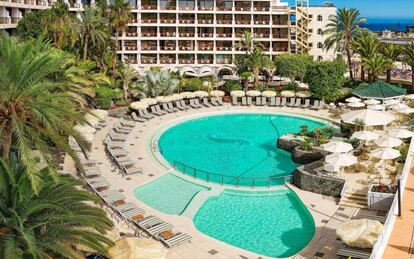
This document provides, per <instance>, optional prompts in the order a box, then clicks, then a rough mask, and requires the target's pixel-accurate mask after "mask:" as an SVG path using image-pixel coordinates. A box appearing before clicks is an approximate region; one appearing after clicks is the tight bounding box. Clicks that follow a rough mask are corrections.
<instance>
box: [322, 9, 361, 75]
mask: <svg viewBox="0 0 414 259" xmlns="http://www.w3.org/2000/svg"><path fill="white" fill-rule="evenodd" d="M363 23H365V18H363V17H360V12H359V11H358V10H357V9H355V8H351V9H347V8H341V9H338V11H337V13H336V16H332V17H330V18H329V23H328V24H327V25H326V29H325V31H324V32H323V34H325V35H328V37H327V38H326V40H325V43H324V48H325V49H328V50H329V49H333V48H334V49H335V50H337V51H341V52H342V51H345V53H346V56H347V62H348V69H349V75H350V77H351V79H354V75H353V72H352V62H351V57H352V53H351V43H352V41H353V39H354V37H355V35H357V33H359V31H360V25H361V24H363Z"/></svg>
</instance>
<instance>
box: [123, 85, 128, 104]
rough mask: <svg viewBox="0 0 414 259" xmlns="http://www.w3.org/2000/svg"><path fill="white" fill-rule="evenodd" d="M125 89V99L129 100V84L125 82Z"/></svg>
mask: <svg viewBox="0 0 414 259" xmlns="http://www.w3.org/2000/svg"><path fill="white" fill-rule="evenodd" d="M123 89H124V98H125V101H128V84H126V83H124V85H123Z"/></svg>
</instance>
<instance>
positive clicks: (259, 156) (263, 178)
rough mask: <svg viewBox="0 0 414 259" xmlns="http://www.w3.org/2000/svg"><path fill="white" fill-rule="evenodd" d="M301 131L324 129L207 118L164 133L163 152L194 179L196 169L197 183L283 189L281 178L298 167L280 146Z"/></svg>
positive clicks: (276, 119)
mask: <svg viewBox="0 0 414 259" xmlns="http://www.w3.org/2000/svg"><path fill="white" fill-rule="evenodd" d="M301 125H307V126H308V128H309V130H313V129H314V128H316V127H323V126H324V124H322V123H320V122H316V121H313V120H309V119H305V118H301V117H294V116H287V115H270V114H229V115H219V116H209V117H202V118H198V119H194V120H189V121H186V122H183V123H180V124H178V125H176V126H174V127H172V128H170V129H168V130H167V131H165V132H164V133H163V134H162V135H161V137H160V139H159V149H160V150H161V152H162V155H163V156H164V158H165V159H166V160H167V161H168V162H169V163H170V164H172V165H174V164H175V165H176V167H177V169H178V170H180V171H182V172H185V173H186V174H188V175H192V176H193V174H194V171H195V170H194V168H195V169H197V170H196V173H197V178H201V179H204V180H209V181H213V182H218V183H221V182H222V181H224V182H225V183H227V184H233V185H236V184H237V182H238V184H239V185H244V186H251V185H256V186H266V185H269V181H271V183H272V185H274V184H283V183H284V179H280V177H281V176H288V175H290V174H291V173H292V172H293V171H294V169H295V168H296V167H297V165H296V164H295V163H294V162H293V161H292V160H291V159H290V153H287V152H285V151H283V150H279V149H278V148H276V140H277V138H279V137H280V136H282V135H284V134H286V133H297V132H299V131H300V126H301ZM221 175H225V176H227V177H223V178H222V177H221ZM269 177H270V178H269ZM272 177H273V178H272ZM253 178H254V179H253Z"/></svg>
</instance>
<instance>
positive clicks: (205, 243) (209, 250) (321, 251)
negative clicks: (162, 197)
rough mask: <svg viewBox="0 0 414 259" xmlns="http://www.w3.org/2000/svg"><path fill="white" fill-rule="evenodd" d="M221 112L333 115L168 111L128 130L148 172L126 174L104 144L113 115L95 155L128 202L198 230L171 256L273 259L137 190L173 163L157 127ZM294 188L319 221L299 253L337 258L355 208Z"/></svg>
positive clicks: (134, 155)
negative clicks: (166, 158) (341, 233)
mask: <svg viewBox="0 0 414 259" xmlns="http://www.w3.org/2000/svg"><path fill="white" fill-rule="evenodd" d="M217 112H219V113H224V112H264V113H280V112H282V113H296V114H302V115H307V116H315V117H319V118H323V119H327V118H330V114H329V112H328V111H326V110H323V111H310V110H303V109H298V108H296V109H294V108H286V107H282V108H279V107H254V106H253V107H233V106H230V105H225V106H223V107H214V108H203V109H199V110H193V109H191V110H189V111H186V112H177V113H173V114H167V115H165V116H162V117H158V118H155V119H152V120H150V121H148V122H145V123H137V124H136V126H135V128H134V130H133V131H132V132H131V133H130V134H129V135H128V137H127V141H126V144H125V148H126V150H127V151H128V152H129V156H130V157H131V159H132V160H134V162H135V163H136V164H137V165H138V166H140V167H142V168H143V169H144V174H136V175H131V176H128V177H122V176H121V175H120V174H118V173H117V172H118V171H119V170H118V169H117V168H116V167H115V166H114V164H113V163H111V161H110V160H109V159H108V157H107V155H106V153H105V148H104V144H103V140H104V138H105V137H106V135H107V134H108V131H109V130H110V128H111V126H112V124H113V123H114V122H115V121H116V119H115V118H111V117H109V118H108V119H107V122H108V126H107V127H105V128H104V129H102V130H100V131H99V132H97V134H96V136H95V140H94V143H93V146H92V151H91V156H92V157H93V158H94V159H96V160H97V161H98V162H99V166H100V169H101V171H102V176H103V177H105V178H106V179H107V180H108V181H109V182H110V183H111V186H112V188H113V189H118V190H122V192H123V194H124V195H125V196H126V197H127V201H128V202H134V203H135V204H136V205H137V206H139V207H141V208H143V209H145V211H146V215H157V216H158V217H160V218H162V219H163V220H165V221H167V222H170V223H172V224H173V225H174V229H175V230H178V231H181V232H185V233H189V234H190V235H192V237H193V239H192V242H191V243H186V244H183V245H180V246H177V247H174V248H171V249H169V254H168V259H187V258H188V259H194V258H198V259H203V258H262V259H265V258H269V257H265V256H262V255H258V254H255V253H252V252H249V251H246V250H243V249H240V248H238V247H235V246H231V245H229V244H227V243H224V242H221V241H219V240H217V239H214V238H211V237H209V236H207V235H205V234H203V233H201V232H199V231H198V230H197V229H196V228H195V226H194V224H193V222H192V220H191V219H189V218H187V217H184V216H176V215H168V214H165V213H162V212H159V211H157V210H155V209H153V208H151V207H149V206H147V205H146V204H144V203H143V202H141V201H139V200H138V199H136V198H135V197H134V195H133V190H134V189H135V188H137V187H138V186H140V185H143V184H145V183H148V182H150V181H153V180H154V179H156V178H158V177H160V176H162V175H165V174H166V173H167V171H168V168H166V167H165V166H163V165H162V164H160V163H159V161H158V160H157V159H156V158H155V157H154V155H153V152H152V150H151V148H150V144H151V141H152V139H153V136H154V134H155V133H154V131H155V130H156V129H157V128H160V127H163V125H164V126H165V125H168V124H171V123H173V122H174V121H177V120H181V119H185V118H186V117H188V118H189V117H193V116H197V115H201V114H204V115H208V114H212V113H217ZM292 188H293V189H294V190H295V191H296V193H297V194H298V195H299V197H300V198H301V199H302V201H303V203H304V204H305V206H306V207H307V208H308V209H309V211H310V212H311V214H312V216H313V218H314V220H315V225H316V234H315V236H314V238H313V240H312V241H311V242H310V244H309V245H308V246H307V247H306V248H305V249H303V251H301V252H300V253H299V255H297V256H296V257H295V258H303V257H304V258H335V256H334V254H335V252H336V251H337V249H338V247H339V245H340V242H339V241H337V240H336V235H335V229H336V227H337V226H338V224H340V223H341V222H343V221H345V220H347V219H349V218H350V217H351V216H352V215H354V214H355V209H352V208H339V207H338V206H337V205H336V201H335V200H334V199H332V198H330V197H325V196H322V195H318V194H314V193H310V192H305V191H302V190H299V189H297V188H295V187H292ZM317 256H319V257H317Z"/></svg>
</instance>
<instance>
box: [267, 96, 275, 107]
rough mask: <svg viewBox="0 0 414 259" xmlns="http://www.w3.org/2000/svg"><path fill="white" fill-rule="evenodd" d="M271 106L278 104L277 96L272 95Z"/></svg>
mask: <svg viewBox="0 0 414 259" xmlns="http://www.w3.org/2000/svg"><path fill="white" fill-rule="evenodd" d="M269 106H276V98H275V97H270V103H269Z"/></svg>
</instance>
